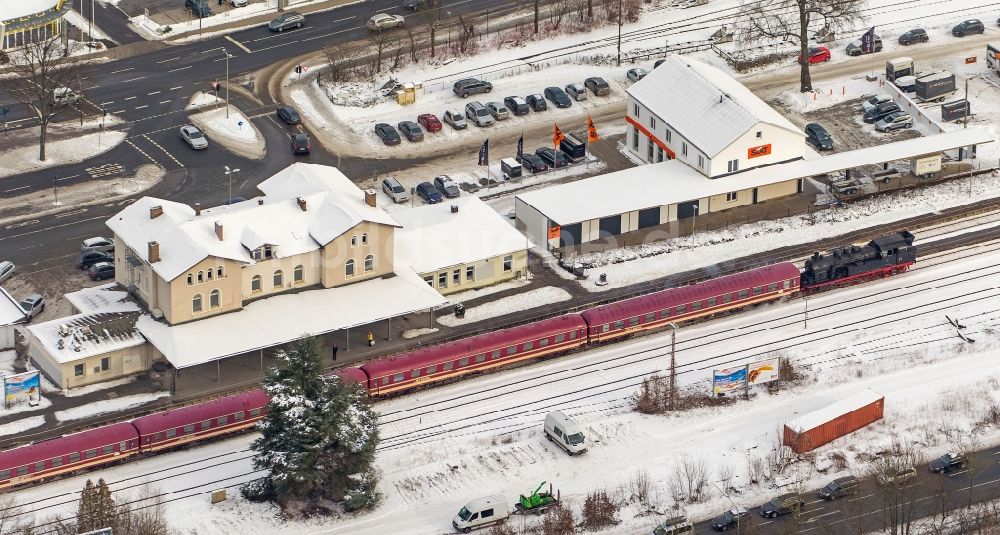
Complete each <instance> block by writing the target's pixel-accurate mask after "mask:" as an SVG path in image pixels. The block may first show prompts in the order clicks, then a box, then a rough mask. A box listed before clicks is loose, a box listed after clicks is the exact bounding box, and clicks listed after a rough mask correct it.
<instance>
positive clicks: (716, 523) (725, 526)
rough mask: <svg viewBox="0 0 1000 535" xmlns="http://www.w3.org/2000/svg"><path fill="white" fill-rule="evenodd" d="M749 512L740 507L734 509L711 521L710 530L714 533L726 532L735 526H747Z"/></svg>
mask: <svg viewBox="0 0 1000 535" xmlns="http://www.w3.org/2000/svg"><path fill="white" fill-rule="evenodd" d="M749 522H750V511H747V510H746V509H744V508H742V507H735V508H733V509H730V510H728V511H726V512H725V513H722V514H721V515H719V516H717V517H715V518H713V519H712V529H714V530H716V531H726V530H729V529H732V528H735V527H737V526H740V525H743V526H746V525H749Z"/></svg>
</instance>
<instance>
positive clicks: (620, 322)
mask: <svg viewBox="0 0 1000 535" xmlns="http://www.w3.org/2000/svg"><path fill="white" fill-rule="evenodd" d="M623 328H625V321H624V320H618V321H616V322H615V329H616V330H617V329H623Z"/></svg>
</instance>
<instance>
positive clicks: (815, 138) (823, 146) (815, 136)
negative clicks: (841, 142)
mask: <svg viewBox="0 0 1000 535" xmlns="http://www.w3.org/2000/svg"><path fill="white" fill-rule="evenodd" d="M806 139H807V140H808V141H809V142H810V143H812V144H813V145H816V148H817V149H819V150H830V149H832V148H833V138H832V137H830V133H829V132H827V131H826V128H823V125H821V124H819V123H809V124H807V125H806Z"/></svg>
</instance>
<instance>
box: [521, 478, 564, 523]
mask: <svg viewBox="0 0 1000 535" xmlns="http://www.w3.org/2000/svg"><path fill="white" fill-rule="evenodd" d="M544 486H545V481H542V482H541V483H540V484H539V485H538V487H537V488H535V491H534V492H532V493H531V494H530V495H528V496H525V495H523V494H522V495H521V496H520V498H518V500H517V503H515V504H514V511H513V513H514V514H515V515H526V514H528V513H532V514H536V515H540V514H543V513H545V511H548V510H549V509H550V508H552V507H559V505H560V502H559V491H555V493H553V492H552V484H551V483H549V490H547V491H544V490H542V487H544Z"/></svg>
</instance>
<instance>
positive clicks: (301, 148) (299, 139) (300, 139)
mask: <svg viewBox="0 0 1000 535" xmlns="http://www.w3.org/2000/svg"><path fill="white" fill-rule="evenodd" d="M311 148H312V145H311V144H310V143H309V134H306V133H303V132H299V133H296V134H292V154H309V149H311Z"/></svg>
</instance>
